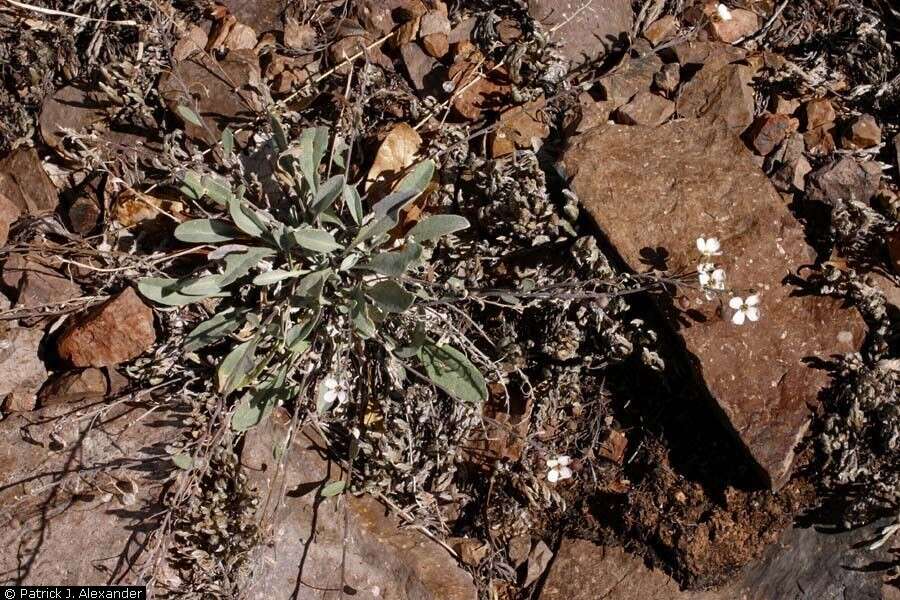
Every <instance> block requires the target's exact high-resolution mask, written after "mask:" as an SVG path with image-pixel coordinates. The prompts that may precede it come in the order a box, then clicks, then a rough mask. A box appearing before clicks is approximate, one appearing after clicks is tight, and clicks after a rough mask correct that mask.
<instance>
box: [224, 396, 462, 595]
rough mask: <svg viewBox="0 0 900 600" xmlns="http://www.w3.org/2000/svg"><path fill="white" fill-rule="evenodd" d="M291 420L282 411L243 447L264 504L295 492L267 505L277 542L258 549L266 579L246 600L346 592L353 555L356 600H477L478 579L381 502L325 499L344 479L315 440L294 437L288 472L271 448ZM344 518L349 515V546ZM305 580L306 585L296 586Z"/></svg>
mask: <svg viewBox="0 0 900 600" xmlns="http://www.w3.org/2000/svg"><path fill="white" fill-rule="evenodd" d="M282 416H283V417H284V418H283V419H282V418H281V417H282ZM289 421H290V417H289V416H287V414H286V413H284V412H283V411H276V412H275V413H274V414H273V416H272V418H269V419H268V420H267V421H266V422H264V423H263V424H262V425H260V426H258V427H256V428H254V429H252V430H251V431H250V432H248V434H247V436H246V439H245V441H244V449H243V453H242V454H241V464H242V465H243V466H244V468H245V469H246V473H247V476H248V478H249V479H250V482H251V483H252V484H254V485H255V486H256V487H257V488H258V489H259V491H260V494H261V497H263V498H265V497H269V494H272V497H274V496H276V495H278V490H281V489H287V490H295V492H294V493H289V494H287V495H286V496H281V495H278V497H282V498H283V499H282V501H281V502H280V503H268V504H267V503H261V504H260V506H261V509H260V517H261V518H260V523H263V524H265V525H267V526H268V527H270V531H268V532H263V533H264V534H269V535H270V536H271V537H269V538H267V539H269V540H270V542H269V543H268V544H267V545H266V546H265V547H261V548H259V551H260V552H261V556H260V561H259V562H258V564H259V566H260V572H257V573H256V574H255V575H256V576H255V577H254V579H253V580H252V581H250V582H248V584H249V585H247V586H241V588H242V589H245V591H246V597H247V598H249V599H251V600H255V599H260V600H261V599H263V598H265V599H268V598H280V597H283V596H285V595H286V594H285V593H284V591H285V590H293V589H300V590H312V591H311V592H309V593H306V592H303V593H301V594H300V596H299V597H300V598H310V600H312V598H314V597H315V598H317V597H319V596H320V593H319V592H318V591H317V590H325V589H339V588H340V583H341V581H340V571H341V570H340V569H337V568H335V565H340V564H341V562H342V561H341V556H342V553H343V552H344V550H345V549H346V552H347V556H346V563H345V564H346V573H345V581H344V583H345V584H346V585H347V586H348V587H349V588H351V589H353V590H354V596H355V597H357V598H371V599H373V600H374V599H376V598H396V599H398V600H475V598H476V597H477V593H476V590H475V586H474V584H473V582H472V578H471V576H470V575H469V574H468V573H466V572H465V571H463V570H462V569H461V568H459V567H458V566H457V565H456V561H455V560H454V559H453V558H452V557H451V556H450V555H449V554H448V553H447V552H446V551H445V550H444V549H443V548H441V547H440V546H438V545H437V544H436V543H434V542H432V541H431V540H429V539H428V538H426V537H425V536H423V535H421V534H418V533H417V532H415V531H413V530H408V529H407V530H403V529H400V528H399V525H400V523H399V522H398V520H397V519H396V518H394V517H392V516H389V515H388V514H387V512H386V511H385V508H384V507H383V506H382V505H381V504H379V503H378V502H376V501H375V500H374V499H372V498H371V497H368V496H362V497H354V496H350V495H347V496H344V497H342V498H322V497H321V496H320V495H319V494H320V492H321V490H322V487H323V485H324V484H325V483H327V482H329V481H335V480H338V479H340V478H341V477H342V475H343V473H342V471H341V470H340V468H338V467H337V466H336V465H334V464H331V463H329V462H327V461H326V460H325V459H323V458H322V456H323V455H322V454H321V453H320V452H319V451H318V448H321V445H320V442H319V440H318V438H316V437H315V436H314V434H310V433H305V432H301V433H296V432H295V434H294V435H293V437H292V438H291V441H292V443H291V445H290V446H289V447H288V448H287V449H286V451H285V453H286V458H287V460H285V461H283V462H282V463H281V464H283V465H284V467H283V468H279V462H278V461H277V460H275V459H273V456H272V448H273V447H275V446H276V445H278V444H282V443H283V442H284V440H285V438H286V436H287V432H288V426H287V425H286V423H288V422H289ZM300 490H302V492H301V491H300ZM276 504H277V505H276ZM276 511H277V512H276ZM345 511H348V512H349V514H348V515H347V523H348V525H349V527H348V528H347V530H346V534H347V539H346V544H345V543H344V532H345V530H344V523H345ZM301 557H302V558H301ZM299 562H302V565H303V568H302V571H301V570H300V569H298V564H299ZM301 574H302V583H301V582H298V581H297V578H298V576H299V575H301ZM295 586H299V587H295ZM345 589H347V588H345ZM287 595H289V593H288V594H287Z"/></svg>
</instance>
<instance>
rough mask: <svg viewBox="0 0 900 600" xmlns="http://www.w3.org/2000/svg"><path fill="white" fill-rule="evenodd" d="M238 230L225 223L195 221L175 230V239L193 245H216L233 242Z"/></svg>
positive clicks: (206, 220)
mask: <svg viewBox="0 0 900 600" xmlns="http://www.w3.org/2000/svg"><path fill="white" fill-rule="evenodd" d="M238 234H239V232H238V230H237V229H235V228H234V227H232V226H231V225H230V224H228V223H226V222H225V221H219V220H216V219H193V220H191V221H185V222H184V223H182V224H181V225H179V226H178V227H176V228H175V238H176V239H178V240H181V241H182V242H188V243H193V244H215V243H218V242H227V241H229V240H233V239H234V238H235V237H236V236H237V235H238Z"/></svg>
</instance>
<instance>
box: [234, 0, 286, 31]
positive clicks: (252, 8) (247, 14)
mask: <svg viewBox="0 0 900 600" xmlns="http://www.w3.org/2000/svg"><path fill="white" fill-rule="evenodd" d="M219 4H222V5H224V6H226V7H227V8H228V11H229V12H230V13H231V14H232V15H234V16H235V17H236V18H237V20H238V21H240V22H241V23H245V24H247V25H249V26H250V27H252V28H253V30H254V31H256V33H258V34H259V33H265V32H267V31H281V29H282V27H283V25H282V15H283V14H284V9H285V7H286V6H287V5H288V4H289V3H288V2H285V0H254V1H253V2H248V1H247V0H219Z"/></svg>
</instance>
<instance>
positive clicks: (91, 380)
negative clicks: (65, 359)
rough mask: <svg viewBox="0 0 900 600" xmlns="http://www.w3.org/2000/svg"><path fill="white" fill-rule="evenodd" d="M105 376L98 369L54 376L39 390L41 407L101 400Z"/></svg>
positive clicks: (103, 393)
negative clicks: (91, 399)
mask: <svg viewBox="0 0 900 600" xmlns="http://www.w3.org/2000/svg"><path fill="white" fill-rule="evenodd" d="M107 387H108V386H107V382H106V375H104V374H103V371H101V370H100V369H93V368H90V369H80V370H77V371H65V372H63V373H58V374H57V375H54V376H53V377H52V378H51V379H50V381H48V382H47V384H46V385H45V386H44V387H43V388H41V393H40V394H39V399H40V403H41V406H42V407H43V406H49V405H51V404H64V403H66V402H76V401H80V400H85V399H87V398H93V399H95V400H98V399H100V398H103V397H104V396H105V395H106V392H107Z"/></svg>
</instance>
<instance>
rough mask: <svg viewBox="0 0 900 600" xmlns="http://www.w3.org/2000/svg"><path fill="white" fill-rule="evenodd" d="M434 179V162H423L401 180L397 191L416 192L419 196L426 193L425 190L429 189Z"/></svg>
mask: <svg viewBox="0 0 900 600" xmlns="http://www.w3.org/2000/svg"><path fill="white" fill-rule="evenodd" d="M432 177H434V161H433V160H431V159H429V160H423V161H422V162H420V163H419V164H417V165H416V166H415V167H413V170H412V171H410V172H409V173H407V175H406V176H405V177H404V178H403V179H401V180H400V183H398V184H397V187H396V190H395V191H397V192H406V191H411V192H415V194H416V195H419V194H421V193H422V192H424V191H425V188H427V187H428V184H429V183H431V179H432Z"/></svg>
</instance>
